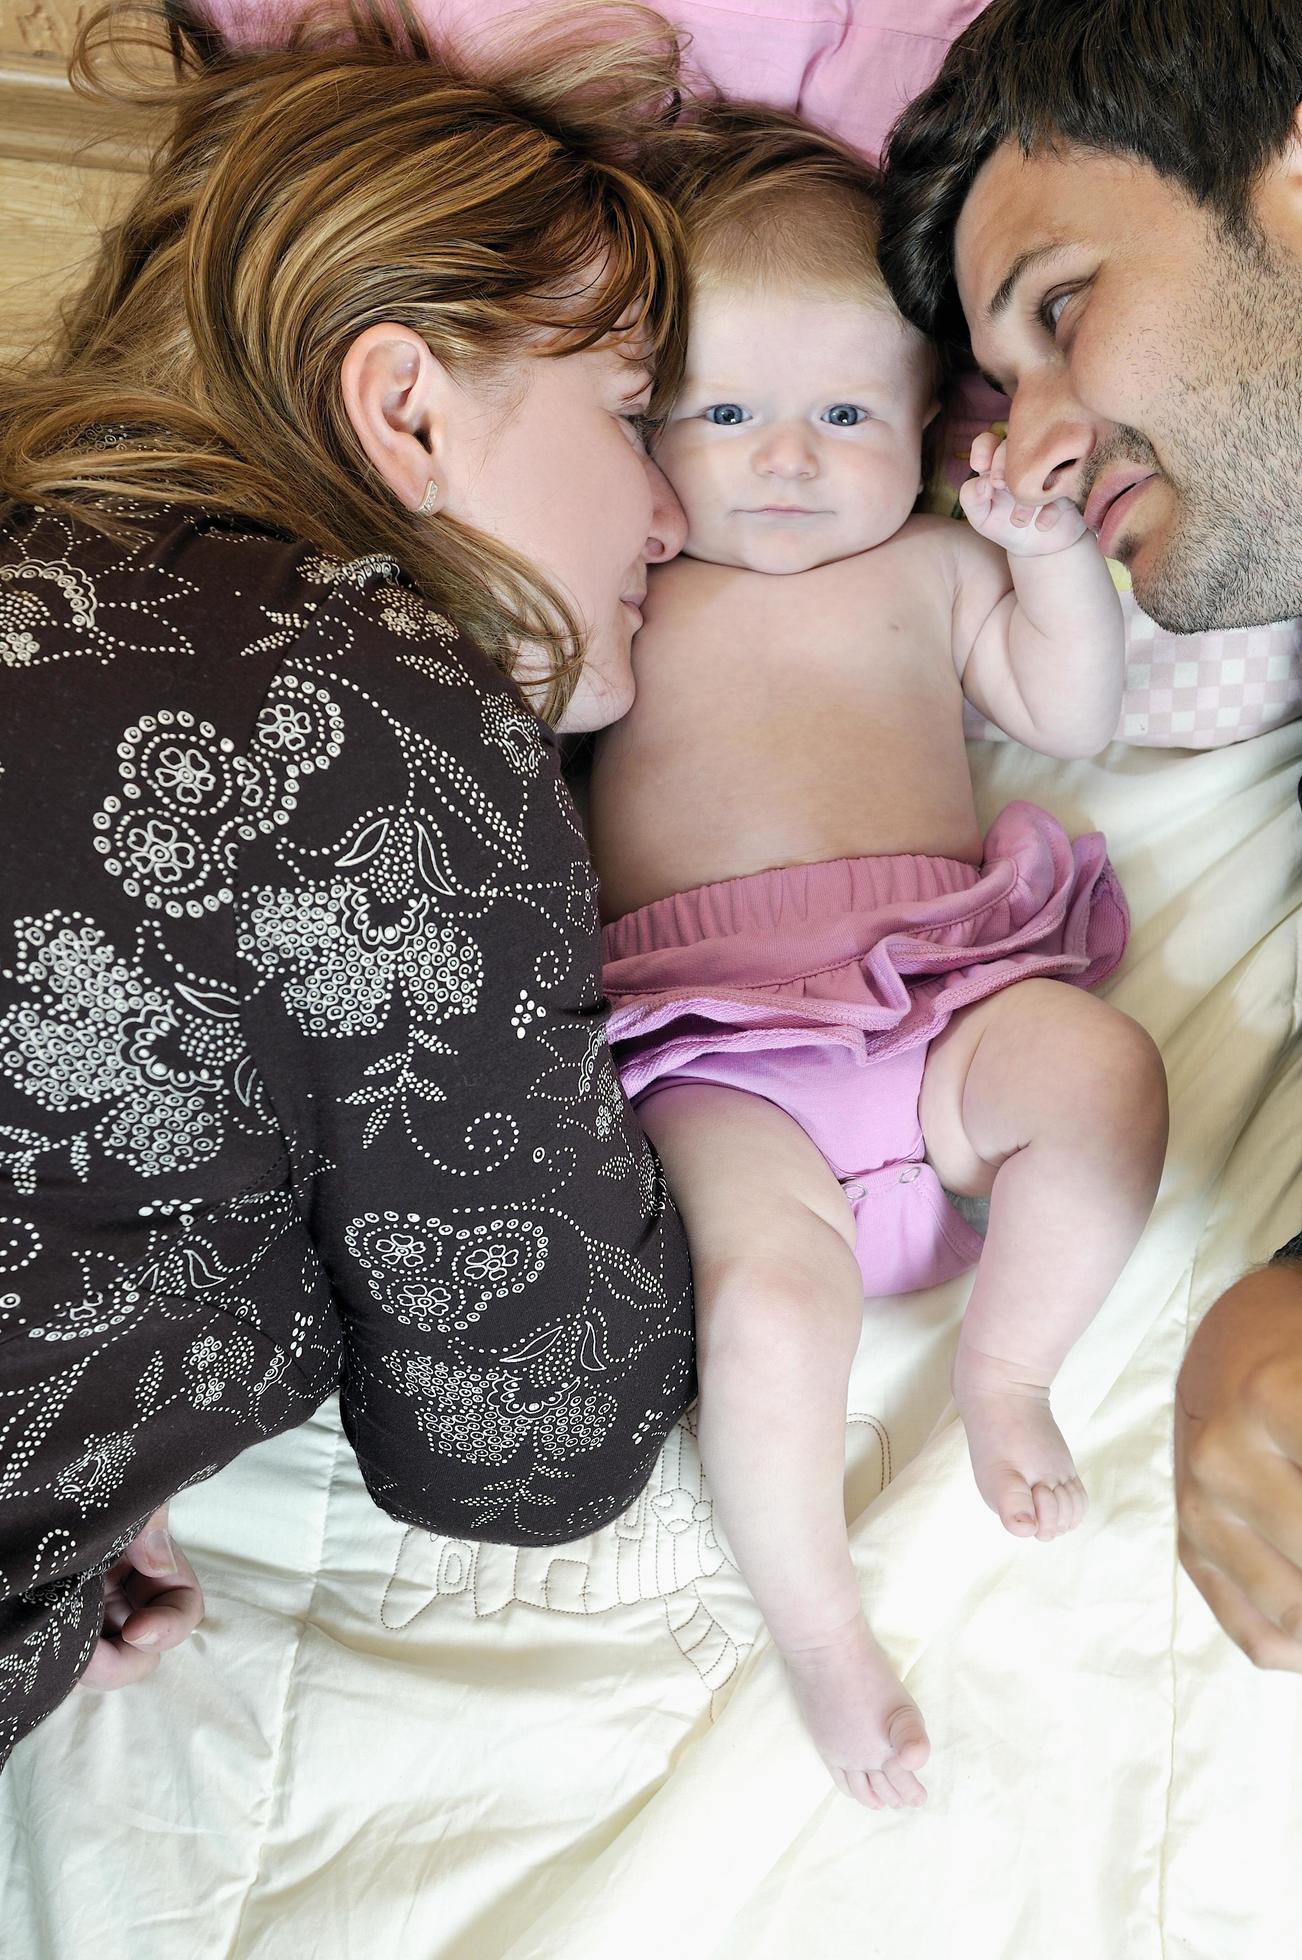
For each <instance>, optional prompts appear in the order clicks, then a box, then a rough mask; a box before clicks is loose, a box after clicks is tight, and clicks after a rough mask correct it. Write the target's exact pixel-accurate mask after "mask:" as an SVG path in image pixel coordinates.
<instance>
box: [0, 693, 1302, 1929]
mask: <svg viewBox="0 0 1302 1960" xmlns="http://www.w3.org/2000/svg"><path fill="white" fill-rule="evenodd" d="M973 763H974V768H975V770H976V772H977V777H978V790H979V796H980V802H981V807H982V812H983V815H984V816H985V817H986V818H987V819H988V818H989V817H990V816H992V815H993V813H994V812H995V810H996V809H997V808H998V807H999V806H1000V805H1001V804H1003V803H1005V802H1007V801H1008V800H1009V799H1010V798H1011V797H1013V796H1027V797H1030V798H1031V799H1033V800H1035V801H1038V802H1041V803H1043V804H1045V805H1046V806H1047V807H1048V808H1050V809H1052V810H1053V811H1054V812H1055V813H1056V814H1057V815H1058V816H1059V817H1060V818H1061V819H1062V820H1063V822H1064V823H1065V824H1066V825H1067V827H1068V829H1069V830H1072V831H1077V830H1081V829H1086V828H1091V827H1094V826H1098V827H1099V828H1102V829H1103V830H1105V831H1106V833H1107V835H1108V838H1109V843H1110V846H1111V849H1112V855H1113V858H1114V861H1115V862H1116V864H1117V866H1118V869H1119V870H1120V873H1121V876H1122V880H1123V883H1124V885H1125V887H1126V890H1127V894H1128V896H1129V899H1130V903H1131V909H1132V913H1133V917H1134V936H1133V939H1132V943H1131V948H1130V952H1129V954H1128V956H1127V959H1126V961H1125V963H1124V965H1123V967H1122V970H1121V972H1120V973H1119V975H1118V976H1116V978H1115V980H1114V983H1113V984H1112V986H1111V989H1110V993H1111V997H1112V998H1113V999H1114V1000H1115V1001H1116V1002H1117V1003H1118V1004H1119V1005H1120V1006H1122V1007H1124V1008H1125V1009H1126V1010H1127V1011H1128V1012H1130V1013H1132V1014H1134V1015H1135V1016H1136V1017H1137V1018H1138V1019H1139V1020H1141V1021H1143V1022H1144V1023H1145V1025H1146V1026H1148V1027H1149V1028H1150V1029H1151V1030H1152V1032H1153V1033H1154V1035H1155V1036H1156V1037H1157V1039H1158V1041H1159V1042H1160V1044H1161V1046H1162V1049H1163V1053H1164V1055H1165V1057H1166V1062H1167V1067H1168V1071H1169V1074H1170V1079H1171V1097H1172V1136H1171V1150H1170V1158H1169V1162H1168V1167H1167V1172H1166V1176H1165V1180H1164V1183H1163V1188H1162V1192H1161V1196H1160V1198H1159V1201H1158V1206H1157V1209H1156V1212H1155V1214H1154V1217H1153V1220H1152V1223H1151V1225H1150V1227H1149V1229H1148V1231H1147V1232H1146V1234H1145V1236H1144V1239H1143V1241H1142V1243H1141V1245H1140V1247H1139V1249H1138V1250H1137V1252H1136V1253H1135V1255H1134V1257H1133V1259H1132V1260H1131V1263H1130V1265H1129V1267H1128V1268H1127V1271H1126V1273H1125V1274H1124V1275H1123V1277H1122V1280H1121V1282H1120V1283H1119V1285H1118V1286H1117V1287H1116V1289H1115V1290H1114V1292H1113V1295H1112V1297H1111V1299H1110V1300H1109V1302H1108V1304H1107V1306H1106V1307H1105V1309H1104V1310H1103V1312H1102V1313H1101V1314H1100V1315H1099V1317H1098V1319H1097V1321H1096V1322H1095V1324H1094V1326H1093V1327H1092V1328H1091V1329H1090V1331H1089V1333H1088V1334H1087V1336H1086V1337H1085V1338H1084V1340H1082V1342H1081V1343H1080V1345H1079V1346H1078V1348H1077V1349H1076V1351H1075V1353H1074V1354H1073V1355H1072V1357H1071V1359H1070V1360H1069V1362H1068V1364H1067V1367H1066V1369H1065V1371H1064V1373H1063V1375H1062V1377H1061V1378H1060V1383H1059V1387H1058V1390H1057V1391H1056V1394H1055V1406H1056V1409H1057V1411H1058V1414H1059V1417H1060V1420H1061V1422H1062V1426H1063V1428H1064V1430H1065V1432H1066V1433H1067V1435H1068V1437H1069V1439H1070V1440H1071V1442H1072V1444H1073V1448H1074V1450H1075V1453H1076V1456H1077V1460H1078V1462H1079V1464H1080V1466H1081V1469H1082V1473H1083V1475H1084V1476H1085V1479H1086V1482H1087V1484H1088V1486H1089V1488H1090V1492H1091V1496H1092V1509H1091V1512H1090V1515H1089V1517H1088V1519H1087V1521H1086V1523H1085V1525H1084V1526H1083V1528H1082V1529H1081V1530H1080V1531H1079V1532H1077V1533H1075V1534H1073V1535H1072V1536H1071V1537H1069V1538H1066V1539H1063V1540H1060V1541H1059V1542H1058V1543H1056V1544H1054V1545H1052V1546H1042V1545H1037V1544H1034V1543H1032V1544H1030V1545H1027V1544H1023V1543H1018V1542H1015V1541H1014V1540H1012V1539H1011V1538H1010V1537H1008V1536H1007V1535H1006V1534H1005V1533H1004V1532H1003V1531H1002V1530H1001V1529H1000V1527H999V1526H998V1524H997V1522H996V1521H995V1520H994V1519H993V1518H992V1517H991V1515H990V1514H989V1513H988V1512H987V1511H986V1509H985V1507H984V1506H983V1505H982V1503H981V1501H980V1499H979V1497H978V1496H977V1493H976V1490H975V1487H974V1486H973V1484H972V1481H971V1476H970V1472H969V1470H968V1467H967V1461H966V1453H965V1449H964V1446H963V1440H962V1435H961V1431H960V1430H959V1428H958V1425H957V1421H956V1418H955V1416H954V1412H953V1408H952V1405H951V1404H950V1402H949V1397H948V1390H947V1381H946V1378H947V1371H948V1362H949V1357H950V1354H951V1352H952V1349H953V1343H954V1339H955V1335H956V1331H957V1325H958V1319H959V1315H960V1313H961V1307H962V1301H963V1298H964V1295H965V1291H966V1286H965V1284H956V1285H954V1286H951V1287H948V1288H943V1289H940V1290H937V1291H936V1292H933V1293H930V1294H924V1295H918V1296H915V1297H914V1298H912V1299H910V1300H907V1301H889V1302H869V1303H868V1305H867V1306H866V1309H865V1320H864V1338H863V1341H862V1343H861V1346H860V1351H859V1356H858V1360H857V1363H856V1367H855V1372H854V1377H853V1380H852V1384H851V1398H850V1414H851V1421H850V1424H849V1429H848V1462H847V1515H848V1516H849V1518H850V1519H851V1520H852V1523H851V1532H852V1540H853V1544H854V1547H855V1553H856V1557H857V1560H858V1562H859V1566H860V1569H861V1571H862V1574H863V1579H864V1586H865V1594H866V1597H867V1598H868V1599H869V1601H870V1603H871V1612H872V1618H873V1623H874V1626H875V1628H876V1630H877V1633H878V1635H879V1637H880V1638H881V1639H882V1640H883V1642H884V1644H885V1645H886V1647H887V1649H888V1651H889V1652H890V1653H891V1654H892V1656H893V1657H894V1658H895V1660H896V1662H897V1664H898V1665H899V1666H900V1667H901V1668H902V1670H903V1672H904V1675H905V1679H906V1680H907V1682H908V1684H909V1687H910V1689H911V1691H912V1692H913V1693H914V1694H915V1695H916V1696H917V1698H918V1700H919V1702H920V1703H921V1706H922V1708H923V1710H924V1712H925V1714H926V1717H927V1721H928V1725H929V1727H930V1730H931V1734H932V1738H933V1745H934V1755H933V1760H932V1764H931V1765H930V1767H929V1769H928V1772H927V1777H926V1780H927V1783H928V1786H929V1788H930V1791H931V1801H930V1804H929V1806H928V1808H927V1809H926V1810H925V1811H922V1812H908V1811H903V1812H896V1813H886V1814H881V1815H877V1814H871V1813H868V1812H865V1811H863V1810H861V1809H859V1808H858V1807H857V1806H855V1805H852V1804H850V1803H849V1802H847V1801H846V1799H844V1798H843V1797H840V1796H838V1795H837V1794H836V1792H835V1791H834V1790H833V1789H832V1786H831V1784H830V1782H829V1780H828V1778H827V1775H826V1772H825V1771H824V1769H823V1767H822V1765H821V1763H820V1762H819V1761H818V1759H817V1757H816V1756H815V1755H814V1753H813V1750H812V1748H811V1747H810V1745H809V1744H808V1743H807V1742H806V1740H805V1738H804V1736H803V1733H802V1731H801V1730H800V1728H799V1725H798V1722H797V1720H796V1717H795V1715H794V1712H793V1710H792V1708H791V1705H790V1703H789V1701H788V1699H787V1695H786V1691H785V1687H784V1684H783V1681H782V1677H781V1671H780V1668H779V1666H778V1665H777V1663H776V1661H775V1657H774V1655H773V1653H772V1650H771V1649H770V1648H769V1647H768V1644H767V1642H766V1640H765V1639H764V1638H763V1637H762V1634H761V1630H760V1627H759V1623H758V1619H757V1616H756V1613H755V1610H754V1608H753V1606H752V1605H751V1603H750V1601H749V1598H748V1596H747V1595H746V1593H745V1590H744V1588H743V1587H742V1586H741V1584H740V1582H739V1580H738V1577H737V1574H736V1572H735V1571H734V1569H733V1568H732V1566H731V1565H730V1564H729V1563H728V1562H727V1561H726V1559H725V1557H724V1555H723V1551H722V1549H721V1548H720V1545H719V1544H718V1542H717V1541H716V1539H715V1537H714V1535H713V1532H712V1528H711V1512H710V1505H709V1500H708V1496H707V1494H706V1492H705V1490H704V1488H703V1485H702V1481H701V1475H700V1467H699V1461H698V1458H697V1455H696V1450H695V1445H694V1441H693V1438H692V1435H691V1433H690V1423H687V1424H684V1425H683V1426H682V1427H681V1428H680V1429H679V1431H677V1432H676V1433H675V1435H674V1436H673V1437H672V1438H671V1440H670V1444H669V1446H668V1448H667V1449H666V1451H665V1453H664V1456H663V1459H662V1462H661V1465H660V1468H659V1472H658V1474H657V1476H656V1478H655V1479H654V1480H653V1482H652V1485H651V1487H650V1489H649V1490H648V1492H647V1493H646V1494H645V1496H644V1497H643V1498H642V1500H641V1501H640V1502H639V1503H638V1505H637V1506H636V1507H635V1508H634V1510H633V1511H632V1512H631V1513H630V1514H629V1515H628V1516H627V1517H626V1518H625V1519H623V1520H622V1521H621V1522H620V1523H618V1524H616V1525H614V1526H612V1527H610V1528H609V1529H607V1530H606V1531H603V1532H600V1533H597V1534H596V1535H595V1536H593V1537H592V1538H590V1539H587V1540H584V1541H582V1542H581V1543H579V1544H576V1545H573V1546H564V1547H560V1548H551V1549H547V1550H542V1551H526V1552H513V1551H510V1550H507V1549H505V1548H503V1547H500V1546H477V1547H476V1546H472V1545H468V1544H460V1543H456V1542H453V1541H449V1540H445V1539H431V1538H430V1537H429V1535H428V1534H426V1533H422V1532H417V1531H409V1530H407V1529H406V1528H405V1527H403V1526H401V1525H399V1524H396V1523H394V1522H393V1521H392V1520H390V1519H388V1518H386V1517H384V1516H383V1515H382V1514H381V1513H380V1512H378V1511H377V1510H376V1509H375V1508H374V1506H373V1505H372V1503H371V1502H370V1499H369V1498H368V1497H367V1495H366V1493H365V1490H364V1488H363V1486H362V1484H361V1480H360V1477H359V1475H358V1472H357V1468H356V1465H355V1463H354V1461H353V1458H352V1455H351V1452H350V1450H349V1448H348V1445H347V1443H346V1442H345V1441H344V1439H343V1437H342V1434H341V1431H340V1429H339V1425H338V1417H337V1411H336V1410H335V1408H334V1407H333V1405H330V1406H328V1407H327V1408H326V1409H323V1410H322V1411H321V1412H320V1413H319V1414H318V1416H317V1417H316V1418H315V1419H314V1420H313V1421H312V1422H310V1423H308V1424H306V1425H304V1427H303V1428H301V1429H300V1430H298V1431H296V1432H295V1433H293V1434H292V1435H289V1436H286V1437H282V1438H279V1439H277V1440H275V1441H273V1442H271V1443H269V1444H265V1445H263V1446H262V1447H260V1448H259V1449H256V1450H253V1451H251V1452H249V1453H248V1454H247V1455H246V1456H245V1457H243V1458H242V1459H241V1460H240V1461H239V1462H237V1463H235V1464H233V1465H231V1466H230V1467H229V1469H227V1470H226V1471H224V1472H223V1473H222V1474H221V1475H220V1476H219V1477H217V1478H215V1479H214V1480H213V1481H212V1482H211V1483H209V1484H207V1485H204V1486H202V1487H200V1488H198V1489H195V1490H193V1491H189V1492H186V1493H185V1494H184V1495H183V1496H182V1497H180V1498H179V1499H178V1500H177V1501H176V1503H175V1505H174V1507H173V1520H174V1525H175V1528H176V1530H177V1533H178V1535H179V1536H180V1537H181V1538H182V1540H183V1542H184V1543H185V1544H186V1545H187V1547H188V1548H189V1550H190V1552H191V1554H192V1556H193V1558H194V1561H195V1564H196V1566H197V1567H198V1568H199V1571H200V1573H201V1575H202V1577H203V1580H204V1583H205V1587H206V1591H207V1597H208V1617H207V1620H206V1622H205V1624H204V1626H203V1627H202V1628H201V1629H200V1631H199V1632H198V1633H197V1634H196V1636H195V1637H194V1638H193V1640H191V1641H190V1642H189V1644H188V1645H187V1647H186V1648H184V1649H183V1650H181V1651H180V1652H178V1653H176V1654H173V1655H170V1656H168V1657H167V1659H166V1660H165V1662H164V1665H163V1669H162V1671H161V1672H160V1674H159V1675H158V1676H157V1677H156V1678H155V1680H154V1681H153V1682H152V1683H150V1684H147V1685H145V1686H144V1687H141V1688H137V1689H133V1690H130V1691H127V1692H124V1693H119V1694H115V1695H110V1696H99V1697H96V1696H91V1695H84V1694H79V1695H76V1696H74V1697H73V1698H72V1700H71V1701H70V1702H69V1703H68V1704H67V1705H66V1706H65V1708H63V1709H61V1710H60V1711H59V1712H58V1713H57V1714H56V1715H55V1716H53V1717H52V1718H51V1719H50V1721H49V1722H48V1723H46V1724H45V1725H44V1727H43V1728H42V1729H41V1730H40V1731H39V1732H38V1733H37V1734H36V1735H35V1736H33V1737H32V1738H31V1739H30V1740H29V1741H27V1742H26V1743H24V1744H23V1745H21V1746H20V1748H19V1750H18V1751H17V1753H16V1754H15V1756H14V1758H13V1760H12V1763H11V1765H10V1767H9V1769H8V1770H7V1771H6V1773H5V1775H4V1777H3V1778H0V1896H2V1898H3V1907H2V1909H0V1953H3V1954H4V1955H5V1956H6V1960H10V1956H12V1960H87V1956H89V1955H91V1954H94V1955H95V1956H96V1957H97V1960H228V1956H230V1957H231V1960H234V1956H239V1960H379V1956H385V1960H490V1956H491V1960H640V1956H642V1955H651V1954H657V1955H661V1954H664V1955H669V1956H671V1957H672V1960H689V1956H690V1960H743V1956H744V1960H789V1956H795V1955H797V1954H804V1953H805V1952H806V1951H810V1952H816V1953H817V1954H819V1955H820V1956H841V1955H845V1956H847V1957H848V1956H852V1955H853V1956H854V1960H1159V1956H1161V1957H1162V1960H1177V1956H1178V1957H1179V1960H1296V1956H1299V1955H1302V1856H1299V1849H1298V1847H1299V1844H1300V1843H1302V1681H1299V1680H1298V1679H1297V1678H1295V1677H1292V1676H1278V1675H1264V1674H1261V1673H1258V1672H1256V1671H1255V1670H1254V1669H1252V1668H1251V1667H1250V1665H1249V1664H1248V1662H1247V1661H1246V1660H1245V1659H1244V1658H1243V1657H1242V1656H1241V1655H1240V1654H1239V1653H1238V1651H1237V1650H1236V1649H1235V1648H1233V1647H1232V1646H1231V1645H1230V1643H1229V1642H1228V1641H1227V1640H1226V1639H1225V1637H1224V1636H1223V1635H1222V1634H1221V1633H1220V1632H1219V1630H1218V1629H1217V1628H1216V1626H1215V1623H1214V1621H1213V1620H1212V1618H1211V1615H1210V1614H1209V1612H1208V1611H1207V1609H1206V1608H1205V1607H1204V1605H1203V1603H1202V1601H1201V1600H1200V1599H1199V1597H1198V1595H1197V1594H1196V1592H1195V1591H1194V1590H1193V1588H1192V1586H1191V1585H1190V1584H1189V1583H1188V1581H1187V1580H1186V1579H1185V1577H1184V1575H1183V1573H1182V1572H1181V1571H1180V1570H1179V1568H1178V1565H1177V1563H1176V1559H1175V1552H1174V1523H1173V1507H1172V1496H1171V1479H1170V1464H1169V1459H1170V1406H1171V1396H1172V1384H1173V1381H1174V1377H1175V1374H1176V1370H1177V1367H1178V1365H1179V1360H1180V1356H1181V1354H1182V1352H1183V1350H1184V1347H1185V1345H1186V1343H1187V1340H1188V1337H1189V1334H1190V1332H1191V1329H1192V1327H1193V1325H1194V1324H1195V1323H1196V1321H1197V1318H1198V1316H1199V1315H1200V1314H1201V1313H1202V1312H1203V1311H1204V1310H1205V1308H1206V1307H1207V1306H1208V1305H1209V1304H1210V1302H1211V1301H1212V1300H1213V1299H1214V1298H1215V1297H1216V1295H1217V1293H1218V1292H1219V1290H1220V1289H1221V1288H1222V1286H1223V1285H1225V1284H1226V1283H1227V1282H1228V1281H1229V1280H1230V1279H1232V1278H1233V1277H1234V1276H1235V1275H1236V1274H1237V1273H1238V1272H1239V1271H1241V1270H1242V1269H1243V1268H1244V1266H1246V1265H1247V1264H1249V1263H1251V1262H1253V1261H1257V1260H1261V1259H1264V1258H1266V1257H1268V1256H1269V1254H1270V1253H1271V1252H1272V1251H1273V1250H1274V1248H1275V1247H1276V1246H1277V1245H1279V1244H1280V1243H1281V1242H1282V1241H1283V1240H1284V1239H1285V1238H1287V1237H1289V1236H1290V1235H1291V1234H1292V1233H1293V1232H1294V1231H1295V1230H1297V1228H1298V1226H1299V1224H1302V1175H1300V1174H1299V1156H1300V1154H1302V1153H1300V1152H1299V1122H1298V1117H1299V1112H1300V1111H1302V1079H1300V1077H1302V1062H1300V1060H1299V1052H1298V1044H1297V1040H1296V1035H1297V1028H1298V1007H1299V997H1298V967H1299V961H1298V949H1299V918H1300V916H1302V915H1300V914H1299V906H1300V905H1302V819H1300V818H1299V812H1298V806H1297V801H1296V795H1295V785H1296V781H1297V776H1298V771H1299V766H1302V725H1299V724H1295V725H1293V726H1292V727H1289V728H1285V729H1281V730H1278V731H1276V732H1275V733H1273V734H1270V735H1265V736H1261V737H1258V738H1257V739H1256V740H1254V741H1252V742H1250V743H1245V744H1242V745H1240V746H1237V747H1233V748H1227V749H1221V750H1215V751H1210V752H1207V753H1201V754H1188V753H1184V752H1177V751H1155V750H1136V749H1120V748H1116V749H1113V750H1112V751H1111V752H1110V753H1109V754H1108V755H1107V756H1105V757H1103V758H1101V759H1100V760H1099V761H1097V762H1092V763H1074V764H1065V765H1064V764H1059V763H1053V762H1050V761H1048V760H1046V759H1045V758H1043V757H1037V756H1032V755H1029V754H1028V753H1027V752H1026V751H1024V750H1021V749H1018V748H1015V747H1013V746H1011V745H1009V746H1007V747H1005V746H993V745H977V746H976V747H975V748H974V750H973Z"/></svg>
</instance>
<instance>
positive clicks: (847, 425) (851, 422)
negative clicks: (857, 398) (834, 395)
mask: <svg viewBox="0 0 1302 1960" xmlns="http://www.w3.org/2000/svg"><path fill="white" fill-rule="evenodd" d="M823 420H824V421H825V422H830V423H831V424H832V426H833V428H836V429H853V428H854V426H855V424H856V423H857V422H866V421H867V420H868V415H867V411H866V410H864V409H862V408H856V407H855V405H854V403H853V402H833V404H832V406H831V408H829V409H825V410H824V412H823Z"/></svg>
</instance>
